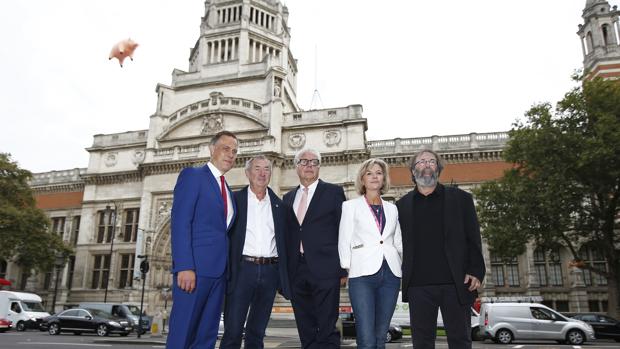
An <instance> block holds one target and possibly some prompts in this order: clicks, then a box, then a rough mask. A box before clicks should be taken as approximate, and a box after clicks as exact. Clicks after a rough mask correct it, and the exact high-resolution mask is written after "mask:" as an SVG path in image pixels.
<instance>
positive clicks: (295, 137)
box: [288, 133, 306, 149]
mask: <svg viewBox="0 0 620 349" xmlns="http://www.w3.org/2000/svg"><path fill="white" fill-rule="evenodd" d="M304 144H306V135H305V134H303V133H293V134H292V135H290V136H289V137H288V145H290V146H291V148H293V149H299V148H301V147H303V146H304Z"/></svg>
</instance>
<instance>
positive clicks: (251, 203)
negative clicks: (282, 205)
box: [243, 187, 278, 257]
mask: <svg viewBox="0 0 620 349" xmlns="http://www.w3.org/2000/svg"><path fill="white" fill-rule="evenodd" d="M243 254H244V255H246V256H252V257H277V256H278V249H277V248H276V234H275V229H274V225H273V214H272V213H271V199H270V198H269V194H268V193H266V194H265V197H264V198H263V199H262V200H258V198H257V197H256V194H254V192H252V190H250V188H249V187H248V216H247V222H246V228H245V243H244V244H243Z"/></svg>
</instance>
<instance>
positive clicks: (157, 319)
mask: <svg viewBox="0 0 620 349" xmlns="http://www.w3.org/2000/svg"><path fill="white" fill-rule="evenodd" d="M162 322H163V319H162V316H161V311H159V312H157V314H156V315H155V316H154V317H153V323H151V337H161V336H162V333H161V331H162V329H163V326H162Z"/></svg>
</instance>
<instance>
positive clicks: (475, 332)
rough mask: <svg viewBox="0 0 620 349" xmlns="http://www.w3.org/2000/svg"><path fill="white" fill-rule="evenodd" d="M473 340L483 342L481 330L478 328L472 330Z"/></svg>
mask: <svg viewBox="0 0 620 349" xmlns="http://www.w3.org/2000/svg"><path fill="white" fill-rule="evenodd" d="M471 340H472V341H481V340H482V336H481V335H480V329H479V328H478V327H474V328H472V329H471Z"/></svg>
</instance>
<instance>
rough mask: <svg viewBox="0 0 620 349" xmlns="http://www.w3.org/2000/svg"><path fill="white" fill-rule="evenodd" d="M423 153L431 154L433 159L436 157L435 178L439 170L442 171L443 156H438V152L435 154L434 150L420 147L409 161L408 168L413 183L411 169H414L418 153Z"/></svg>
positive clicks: (439, 172)
mask: <svg viewBox="0 0 620 349" xmlns="http://www.w3.org/2000/svg"><path fill="white" fill-rule="evenodd" d="M424 153H429V154H433V156H434V157H435V159H437V178H439V176H440V175H441V171H443V168H444V160H443V158H442V157H441V156H439V154H437V152H435V151H434V150H430V149H422V150H420V151H419V152H417V153H415V155H414V156H413V157H412V158H411V162H410V163H409V169H410V170H411V180H412V181H413V183H415V177H414V176H413V171H414V170H415V163H416V161H417V160H418V158H419V157H420V155H422V154H424Z"/></svg>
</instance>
